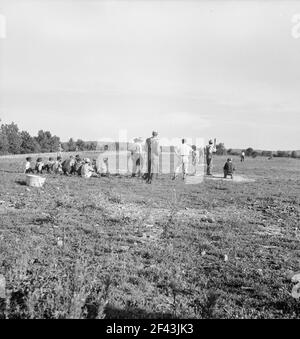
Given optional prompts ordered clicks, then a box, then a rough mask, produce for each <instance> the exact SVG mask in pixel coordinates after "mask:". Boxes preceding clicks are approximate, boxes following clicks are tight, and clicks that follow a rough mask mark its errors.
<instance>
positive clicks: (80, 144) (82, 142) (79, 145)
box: [76, 139, 85, 151]
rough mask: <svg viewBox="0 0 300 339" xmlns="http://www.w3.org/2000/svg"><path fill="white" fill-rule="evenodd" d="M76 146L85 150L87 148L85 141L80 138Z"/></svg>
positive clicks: (80, 149)
mask: <svg viewBox="0 0 300 339" xmlns="http://www.w3.org/2000/svg"><path fill="white" fill-rule="evenodd" d="M76 147H77V150H78V151H84V150H85V142H84V141H83V140H81V139H78V140H77V141H76Z"/></svg>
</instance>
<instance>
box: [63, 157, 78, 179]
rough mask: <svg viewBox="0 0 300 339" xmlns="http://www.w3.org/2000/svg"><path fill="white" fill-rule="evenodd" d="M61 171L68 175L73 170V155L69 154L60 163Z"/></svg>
mask: <svg viewBox="0 0 300 339" xmlns="http://www.w3.org/2000/svg"><path fill="white" fill-rule="evenodd" d="M61 166H62V171H63V173H64V174H65V175H67V176H69V175H71V174H72V173H73V172H74V166H75V157H74V156H73V155H71V156H70V158H69V159H66V160H64V161H63V163H62V164H61Z"/></svg>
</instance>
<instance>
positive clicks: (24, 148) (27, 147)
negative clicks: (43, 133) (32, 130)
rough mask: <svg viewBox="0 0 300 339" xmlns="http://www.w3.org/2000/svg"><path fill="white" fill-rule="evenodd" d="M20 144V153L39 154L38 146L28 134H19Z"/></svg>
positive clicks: (23, 132)
mask: <svg viewBox="0 0 300 339" xmlns="http://www.w3.org/2000/svg"><path fill="white" fill-rule="evenodd" d="M21 138H22V144H21V153H23V154H27V153H39V152H41V146H40V144H39V143H38V142H37V141H36V140H35V138H33V137H32V136H31V135H30V134H29V133H28V132H26V131H22V132H21Z"/></svg>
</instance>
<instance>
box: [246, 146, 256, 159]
mask: <svg viewBox="0 0 300 339" xmlns="http://www.w3.org/2000/svg"><path fill="white" fill-rule="evenodd" d="M253 152H254V149H253V148H252V147H249V148H247V149H246V151H245V155H246V156H247V157H251V156H252V153H253Z"/></svg>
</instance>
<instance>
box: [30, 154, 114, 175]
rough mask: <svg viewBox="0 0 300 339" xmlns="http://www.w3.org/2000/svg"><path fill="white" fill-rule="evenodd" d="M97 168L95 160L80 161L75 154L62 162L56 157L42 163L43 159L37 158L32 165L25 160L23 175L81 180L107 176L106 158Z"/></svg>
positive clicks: (85, 159) (31, 162)
mask: <svg viewBox="0 0 300 339" xmlns="http://www.w3.org/2000/svg"><path fill="white" fill-rule="evenodd" d="M100 165H101V166H99V165H98V164H97V161H96V159H93V160H92V161H91V160H90V159H89V158H83V159H81V157H80V155H79V154H77V155H76V156H75V157H74V156H73V155H71V156H70V157H69V158H67V159H65V160H63V161H62V157H61V156H58V157H57V158H56V160H55V159H54V158H53V157H50V158H48V160H47V161H45V162H44V160H43V158H41V157H38V158H37V160H36V162H35V163H33V161H32V158H31V157H27V158H26V163H25V173H26V174H46V173H47V174H64V175H66V176H70V175H79V176H81V177H83V178H90V177H99V176H108V175H109V172H108V158H107V157H106V158H104V159H103V163H102V164H100Z"/></svg>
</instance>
